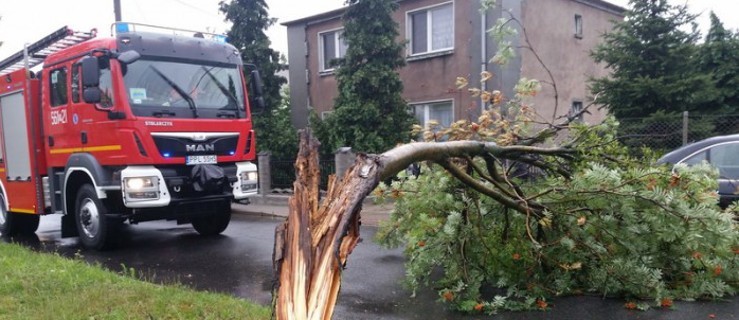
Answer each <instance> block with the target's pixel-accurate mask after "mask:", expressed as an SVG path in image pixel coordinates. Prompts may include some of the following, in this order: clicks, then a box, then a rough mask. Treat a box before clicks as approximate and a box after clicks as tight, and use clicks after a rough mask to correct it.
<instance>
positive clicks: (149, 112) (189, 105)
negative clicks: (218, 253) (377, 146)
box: [0, 23, 263, 249]
mask: <svg viewBox="0 0 739 320" xmlns="http://www.w3.org/2000/svg"><path fill="white" fill-rule="evenodd" d="M113 29H114V31H115V32H114V35H113V36H112V37H110V38H98V37H96V36H95V34H94V32H91V33H80V32H72V31H70V30H69V29H68V28H66V27H64V28H61V29H60V30H58V31H56V32H55V33H52V34H51V35H49V36H47V37H45V38H44V39H42V40H41V41H38V42H36V43H34V44H32V45H30V46H28V47H27V48H26V49H24V51H21V52H19V53H17V54H15V55H13V56H11V57H9V58H7V59H5V60H4V61H0V81H2V84H3V85H2V86H0V233H2V234H3V235H12V234H17V233H33V232H35V230H36V229H37V227H38V223H39V216H40V215H45V214H54V213H56V214H61V215H62V223H61V227H62V236H63V237H68V236H79V238H80V242H81V243H82V244H83V245H84V246H85V247H88V248H94V249H103V248H109V247H111V246H114V245H115V244H116V243H117V231H118V229H119V227H120V225H121V224H122V223H126V222H128V223H138V222H142V221H149V220H159V219H166V220H175V221H177V223H179V224H182V223H191V224H192V226H193V227H194V229H195V230H196V231H197V232H198V233H200V234H202V235H213V234H219V233H221V232H222V231H223V230H225V229H226V227H227V226H228V224H229V221H230V214H231V209H230V204H231V202H232V201H234V200H236V201H243V200H247V199H248V197H249V196H252V195H255V194H256V193H257V168H256V165H255V164H254V163H253V161H254V159H255V151H256V150H255V149H256V148H255V133H254V131H253V130H252V119H251V108H250V107H251V106H252V105H257V106H260V105H263V102H262V99H261V79H260V77H259V74H258V72H256V71H253V72H251V73H248V74H249V76H246V77H245V76H244V74H245V71H244V65H243V63H242V61H241V55H240V53H239V52H238V50H236V48H234V47H233V46H232V45H230V44H228V43H225V41H224V39H223V36H219V35H213V34H206V33H199V32H191V31H186V30H176V29H167V28H161V27H154V26H149V25H142V24H132V23H117V24H115V25H114V26H113ZM41 63H43V67H42V68H41V69H40V71H38V72H33V71H32V68H33V66H34V65H35V64H41ZM247 80H248V81H247ZM247 86H248V87H250V88H251V89H252V90H251V92H252V93H253V94H252V95H251V96H250V95H248V94H247Z"/></svg>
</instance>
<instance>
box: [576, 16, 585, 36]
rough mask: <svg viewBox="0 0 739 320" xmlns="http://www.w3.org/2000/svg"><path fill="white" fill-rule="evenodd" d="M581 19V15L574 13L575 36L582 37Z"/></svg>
mask: <svg viewBox="0 0 739 320" xmlns="http://www.w3.org/2000/svg"><path fill="white" fill-rule="evenodd" d="M582 31H583V21H582V15H580V14H575V38H578V39H582Z"/></svg>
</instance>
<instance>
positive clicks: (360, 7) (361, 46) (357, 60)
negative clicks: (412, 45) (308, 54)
mask: <svg viewBox="0 0 739 320" xmlns="http://www.w3.org/2000/svg"><path fill="white" fill-rule="evenodd" d="M346 4H347V5H349V7H348V8H347V10H346V13H345V14H344V18H343V19H344V32H343V38H344V40H345V41H346V43H347V46H348V47H347V50H346V55H345V56H344V58H342V59H338V61H337V63H336V70H337V71H336V79H337V82H338V86H339V95H338V97H337V98H336V100H335V104H334V112H333V113H331V115H330V116H329V117H328V118H326V119H325V120H324V121H317V119H315V117H314V119H313V120H314V121H313V123H314V127H315V128H316V134H317V136H318V137H319V138H320V139H321V141H322V142H323V143H324V144H326V145H327V146H328V147H329V149H330V150H336V149H337V148H339V147H346V146H349V147H352V148H353V149H354V150H355V151H361V152H373V153H378V152H382V151H384V150H388V149H390V148H392V147H393V146H395V145H397V144H399V143H404V142H408V141H409V139H410V127H411V124H412V122H413V116H412V115H411V114H410V113H409V112H408V104H407V103H406V102H405V100H404V99H403V98H402V97H401V93H402V91H403V83H402V82H401V81H400V78H399V76H398V74H397V69H398V68H400V67H402V66H404V65H405V60H404V58H403V55H402V53H403V48H404V46H403V45H402V44H400V43H398V42H397V41H396V39H397V37H398V24H397V23H396V22H395V21H394V20H393V18H392V13H393V12H394V11H395V10H396V9H397V8H398V4H397V2H396V1H393V0H348V1H347V2H346Z"/></svg>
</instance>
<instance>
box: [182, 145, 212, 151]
mask: <svg viewBox="0 0 739 320" xmlns="http://www.w3.org/2000/svg"><path fill="white" fill-rule="evenodd" d="M185 150H186V151H187V152H213V151H216V146H214V145H213V144H212V143H210V144H186V145H185Z"/></svg>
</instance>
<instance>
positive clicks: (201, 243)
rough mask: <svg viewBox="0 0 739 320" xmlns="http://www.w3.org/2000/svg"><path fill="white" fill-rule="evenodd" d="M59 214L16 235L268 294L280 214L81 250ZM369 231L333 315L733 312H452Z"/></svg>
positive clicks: (711, 307) (566, 301) (701, 314)
mask: <svg viewBox="0 0 739 320" xmlns="http://www.w3.org/2000/svg"><path fill="white" fill-rule="evenodd" d="M59 220H60V217H59V216H57V215H51V216H46V217H43V218H42V219H41V226H40V227H39V231H38V232H37V237H34V238H31V239H22V240H20V242H21V243H24V244H26V245H27V246H29V247H32V248H36V249H38V250H41V251H48V252H58V253H59V254H61V255H63V256H66V257H70V258H82V259H85V260H86V261H89V262H91V263H99V264H100V265H102V266H104V267H106V268H109V269H111V270H114V271H121V270H122V269H123V268H127V269H130V268H133V269H134V270H135V273H136V275H137V276H139V277H140V278H142V279H144V280H146V281H152V282H157V283H174V282H178V283H182V284H184V285H187V286H190V287H192V288H195V289H197V290H207V291H214V292H222V293H227V294H232V295H234V296H237V297H241V298H244V299H248V300H252V301H255V302H258V303H261V304H265V305H267V304H269V303H270V301H271V293H270V291H271V288H272V281H273V280H272V279H273V276H272V246H273V239H274V227H275V226H276V225H277V224H278V223H279V222H281V221H282V218H271V217H257V216H251V215H244V214H239V215H234V217H233V220H232V222H231V225H230V226H229V227H228V229H227V230H226V231H225V232H224V234H223V235H221V236H217V237H211V238H203V237H200V236H198V235H197V233H196V232H195V231H194V230H193V229H192V228H191V227H190V226H189V225H180V226H178V225H176V224H175V223H174V222H166V221H161V222H146V223H142V224H140V225H133V226H128V225H127V226H126V227H125V228H124V230H123V232H122V243H121V247H120V248H119V249H117V250H115V251H107V252H95V251H88V250H85V249H83V248H82V247H81V246H80V245H79V244H78V243H77V240H76V239H75V238H71V239H61V238H60V235H61V233H60V225H59ZM375 231H376V229H375V228H373V227H363V228H362V236H363V238H364V239H366V240H365V241H363V242H362V243H360V244H359V245H358V246H357V248H356V249H355V251H354V252H353V253H352V255H351V256H350V257H349V262H348V268H347V270H346V271H345V273H344V278H343V285H342V288H341V294H340V297H339V303H338V306H337V308H336V311H335V314H334V319H486V318H495V319H739V298H737V297H734V298H733V299H730V300H728V301H726V302H692V303H688V302H677V303H676V304H675V307H674V308H673V309H672V310H650V311H647V312H639V311H629V310H626V309H624V308H623V301H621V300H610V299H605V300H603V299H600V298H597V297H567V298H560V299H557V300H555V301H553V302H552V305H553V308H552V309H551V310H549V311H546V312H536V311H534V312H506V313H502V314H498V315H495V316H486V315H473V316H469V315H459V314H455V313H451V312H449V311H447V310H445V309H444V306H443V305H442V304H441V303H438V302H435V300H436V299H437V296H436V294H435V293H434V292H433V291H432V290H430V289H425V290H421V291H419V292H418V293H417V295H416V297H415V298H411V292H409V291H408V290H406V289H405V288H404V287H403V286H402V284H401V281H402V279H403V276H404V269H403V263H404V257H403V255H402V251H401V250H400V249H395V250H387V249H384V248H381V247H379V246H378V245H376V244H374V243H373V242H372V241H371V239H372V237H373V236H374V233H375ZM128 273H129V274H130V272H128Z"/></svg>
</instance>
